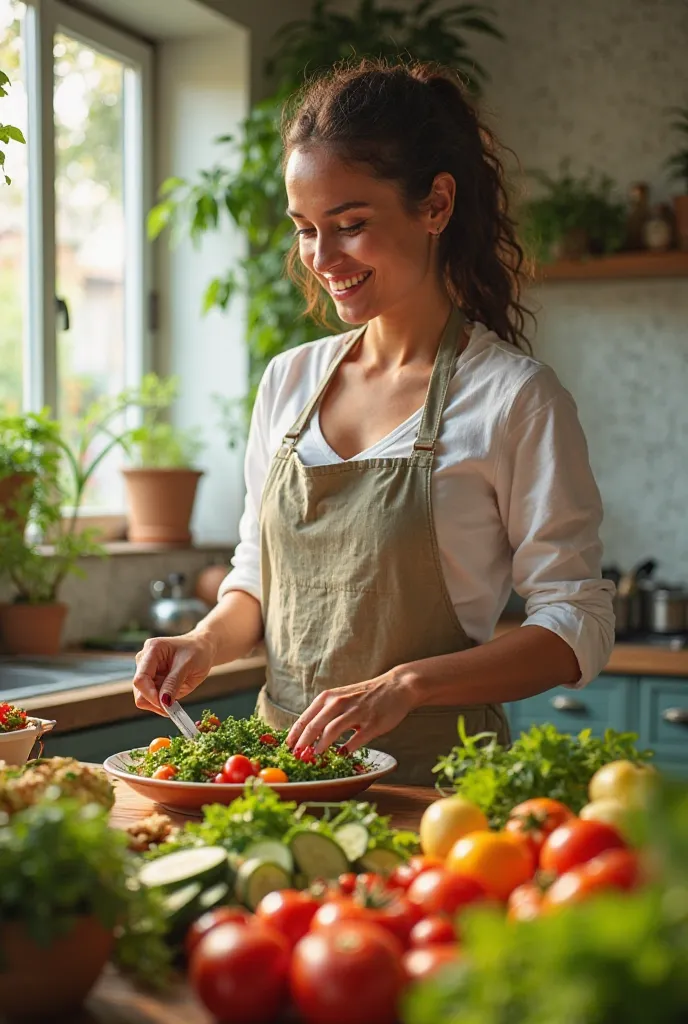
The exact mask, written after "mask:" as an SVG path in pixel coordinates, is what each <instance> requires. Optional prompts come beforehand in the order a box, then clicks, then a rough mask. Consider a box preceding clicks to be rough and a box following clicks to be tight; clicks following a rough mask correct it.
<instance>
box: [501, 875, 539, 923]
mask: <svg viewBox="0 0 688 1024" xmlns="http://www.w3.org/2000/svg"><path fill="white" fill-rule="evenodd" d="M541 911H542V889H541V888H540V886H539V885H535V883H534V882H525V883H524V884H523V885H519V886H517V887H516V888H515V889H514V890H513V892H512V893H511V895H510V896H509V899H508V902H507V914H506V916H507V917H508V919H509V920H510V921H532V920H534V919H535V918H536V917H539V916H540V913H541Z"/></svg>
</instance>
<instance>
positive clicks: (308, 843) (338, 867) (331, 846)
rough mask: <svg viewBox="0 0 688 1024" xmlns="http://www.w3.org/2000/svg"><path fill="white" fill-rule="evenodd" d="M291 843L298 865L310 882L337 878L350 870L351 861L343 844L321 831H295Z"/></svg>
mask: <svg viewBox="0 0 688 1024" xmlns="http://www.w3.org/2000/svg"><path fill="white" fill-rule="evenodd" d="M290 845H291V852H292V853H293V854H294V860H295V862H296V866H297V868H298V870H299V871H300V872H301V873H302V874H304V875H306V877H307V878H308V881H309V883H310V882H315V881H316V880H317V879H319V878H325V879H330V878H337V877H338V876H339V875H343V874H344V873H345V872H347V871H348V870H349V861H348V859H347V856H346V854H345V853H344V850H342V848H341V846H339V844H338V843H336V842H335V841H334V839H330V837H329V836H324V835H322V833H320V832H311V831H310V830H309V829H302V830H301V831H299V832H295V833H294V834H293V836H292V837H291V844H290Z"/></svg>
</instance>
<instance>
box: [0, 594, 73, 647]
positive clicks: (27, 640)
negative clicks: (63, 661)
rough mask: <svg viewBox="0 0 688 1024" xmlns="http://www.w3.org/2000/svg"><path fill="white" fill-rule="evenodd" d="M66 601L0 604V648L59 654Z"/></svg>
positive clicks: (66, 609)
mask: <svg viewBox="0 0 688 1024" xmlns="http://www.w3.org/2000/svg"><path fill="white" fill-rule="evenodd" d="M67 611H68V608H67V605H66V604H60V603H59V602H55V603H54V604H25V603H23V602H21V603H17V604H0V648H2V650H3V652H4V653H5V654H58V653H59V651H60V648H61V646H62V627H63V625H64V620H65V618H66V617H67Z"/></svg>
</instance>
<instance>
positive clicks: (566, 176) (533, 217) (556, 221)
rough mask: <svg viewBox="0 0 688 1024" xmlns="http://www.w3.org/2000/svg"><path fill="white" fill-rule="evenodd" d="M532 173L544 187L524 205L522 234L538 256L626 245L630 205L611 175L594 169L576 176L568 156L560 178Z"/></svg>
mask: <svg viewBox="0 0 688 1024" xmlns="http://www.w3.org/2000/svg"><path fill="white" fill-rule="evenodd" d="M527 173H528V175H529V176H530V177H532V178H533V179H534V180H535V181H537V182H538V183H539V184H540V185H541V186H542V187H543V189H544V195H542V196H538V197H537V198H535V199H531V200H529V201H528V202H526V203H525V204H524V206H523V211H522V223H521V231H522V235H523V240H524V243H525V245H526V247H527V248H528V250H529V251H530V252H531V253H532V255H533V256H534V257H535V258H536V259H537V260H540V261H542V262H549V261H551V260H557V259H581V258H582V257H584V256H588V255H599V254H601V253H606V252H614V251H616V250H618V249H620V248H621V245H622V243H623V238H624V230H625V222H626V207H625V204H624V203H623V202H621V201H620V200H618V199H616V198H615V196H614V183H613V182H612V180H611V178H609V177H607V175H604V174H600V175H596V174H595V173H594V172H593V171H588V173H587V174H586V175H585V176H583V177H580V178H577V177H575V176H574V175H573V174H571V172H570V171H569V161H568V160H564V161H562V164H561V168H560V172H559V176H558V177H557V178H553V177H551V176H550V175H549V174H546V173H545V172H544V171H541V170H531V171H528V172H527Z"/></svg>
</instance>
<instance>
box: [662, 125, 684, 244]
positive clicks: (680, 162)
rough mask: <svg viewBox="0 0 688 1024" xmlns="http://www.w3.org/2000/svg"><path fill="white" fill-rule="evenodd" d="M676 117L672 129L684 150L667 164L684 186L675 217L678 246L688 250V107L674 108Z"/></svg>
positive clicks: (677, 197) (676, 200) (675, 178)
mask: <svg viewBox="0 0 688 1024" xmlns="http://www.w3.org/2000/svg"><path fill="white" fill-rule="evenodd" d="M671 112H672V113H673V114H675V115H676V120H675V121H674V123H673V124H672V126H671V127H672V128H673V130H674V131H675V132H677V134H678V135H679V136H680V137H681V139H682V141H683V148H682V149H678V150H677V151H676V152H675V153H673V154H672V155H671V156H670V157H669V159H668V160H667V162H666V165H665V166H666V168H667V170H668V171H669V176H670V177H671V178H672V179H674V180H675V181H680V182H681V184H682V185H683V192H682V193H681V194H680V195H678V196H674V217H675V219H676V234H677V236H678V245H679V248H680V249H683V250H684V251H686V250H688V107H684V108H681V107H674V108H673V109H672V111H671Z"/></svg>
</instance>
